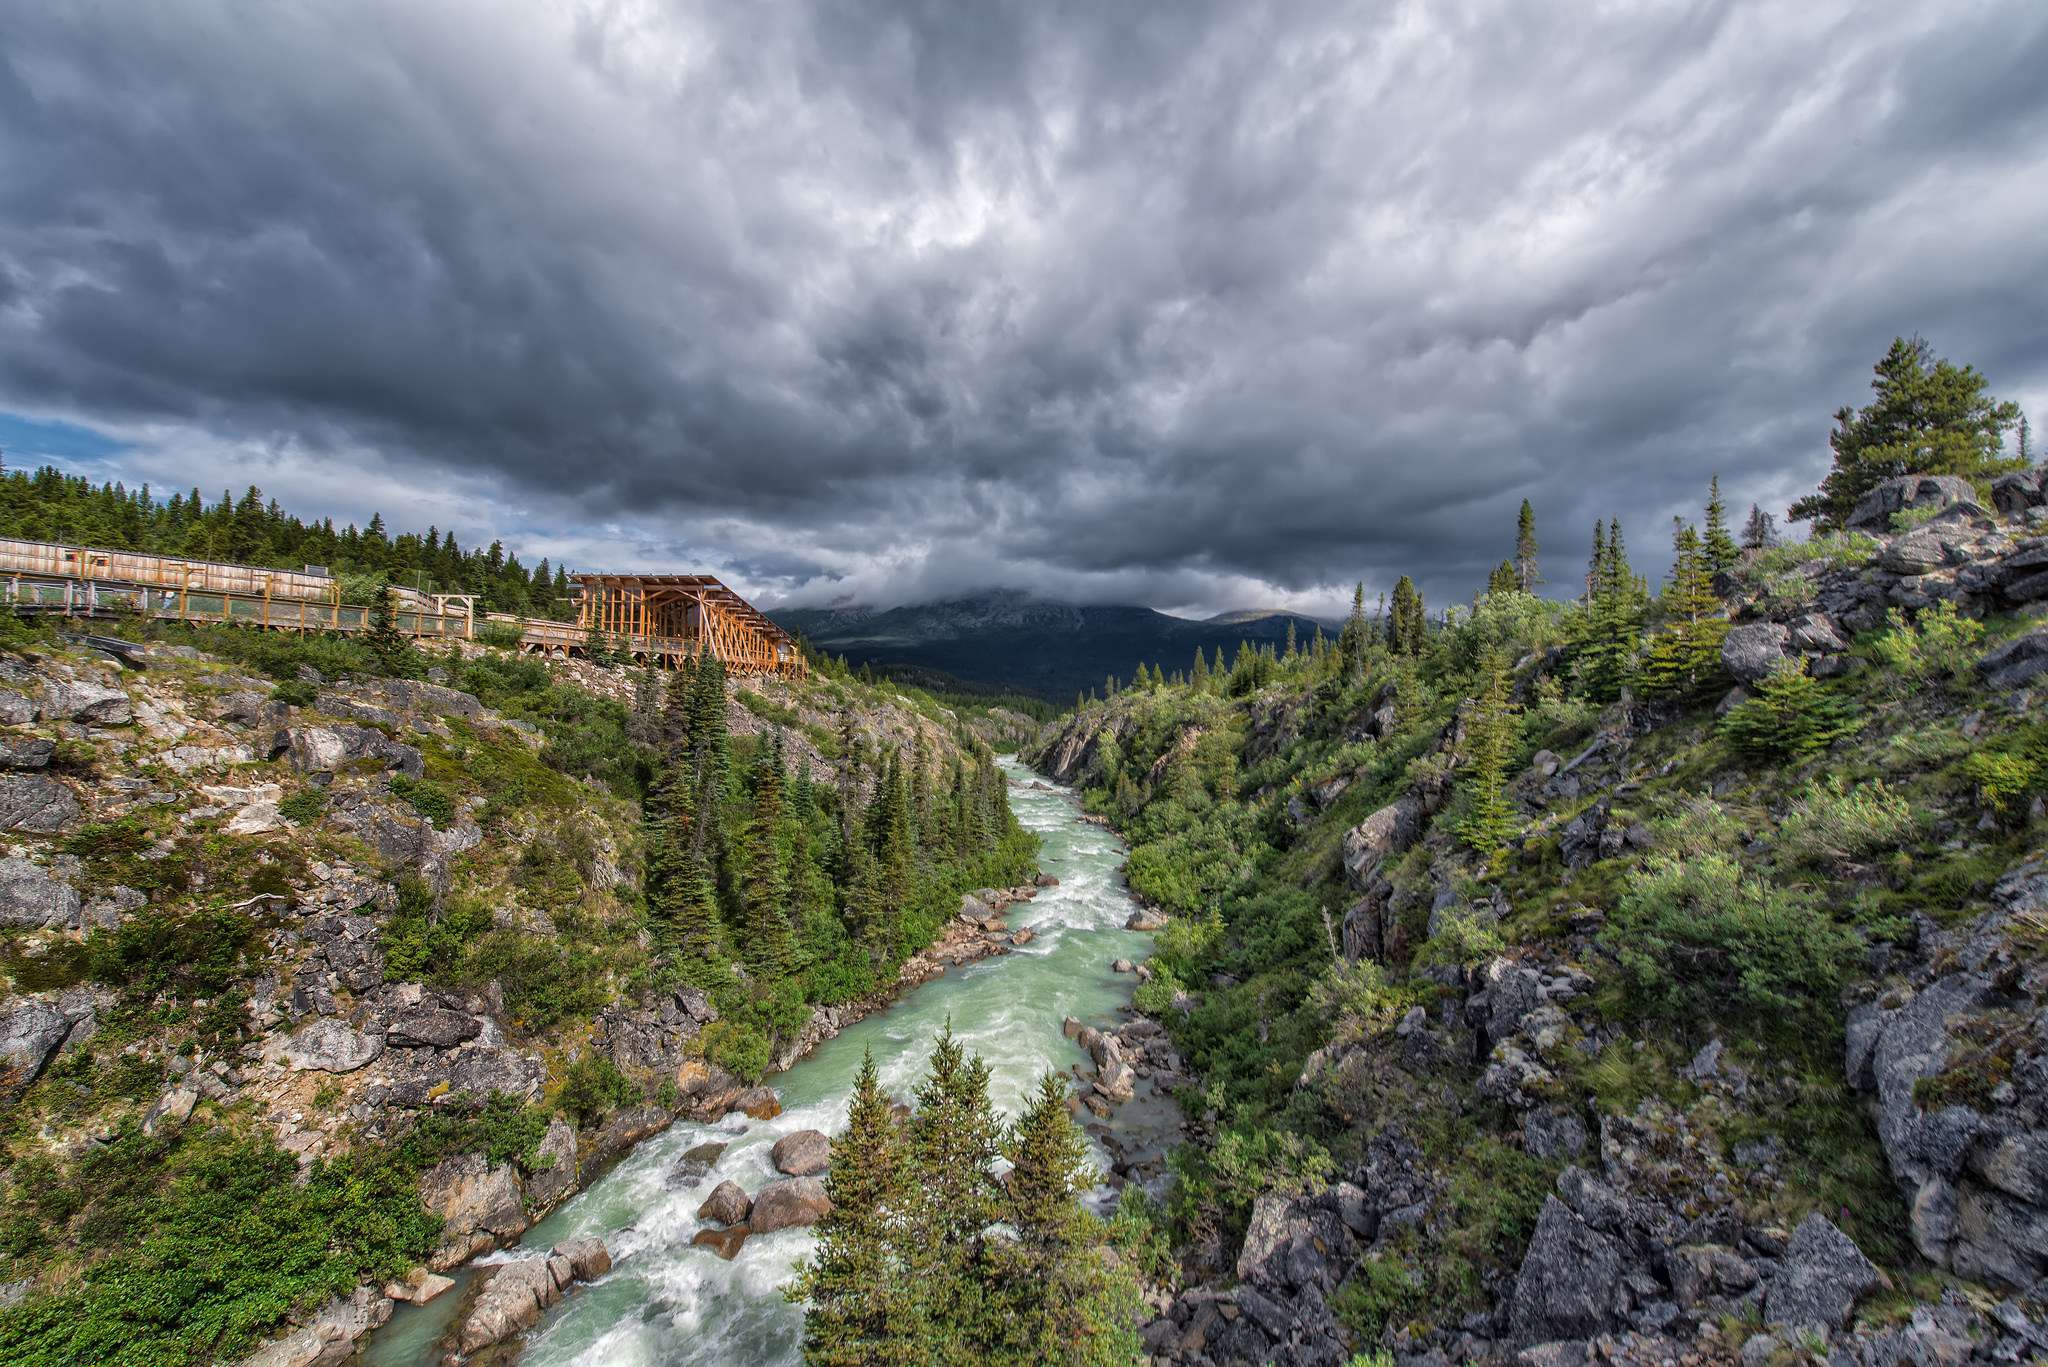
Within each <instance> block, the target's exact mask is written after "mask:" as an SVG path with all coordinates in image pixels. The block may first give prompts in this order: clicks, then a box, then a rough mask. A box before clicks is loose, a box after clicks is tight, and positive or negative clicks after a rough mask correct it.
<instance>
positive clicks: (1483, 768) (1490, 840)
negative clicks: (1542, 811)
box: [1457, 655, 1521, 859]
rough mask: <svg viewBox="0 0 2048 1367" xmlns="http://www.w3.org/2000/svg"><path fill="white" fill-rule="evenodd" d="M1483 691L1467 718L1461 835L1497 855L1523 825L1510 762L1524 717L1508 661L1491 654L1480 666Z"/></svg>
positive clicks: (1484, 851)
mask: <svg viewBox="0 0 2048 1367" xmlns="http://www.w3.org/2000/svg"><path fill="white" fill-rule="evenodd" d="M1480 678H1481V683H1480V689H1479V695H1478V697H1477V698H1475V699H1474V700H1473V703H1472V706H1471V709H1470V710H1469V712H1468V713H1467V720H1466V723H1465V752H1466V761H1467V762H1466V768H1465V773H1464V777H1463V780H1462V781H1461V784H1460V792H1461V796H1462V797H1463V798H1464V810H1463V812H1462V813H1461V814H1460V816H1459V819H1458V825H1457V832H1458V839H1459V840H1461V841H1463V842H1464V844H1465V847H1466V848H1467V849H1470V850H1472V851H1474V852H1475V853H1477V854H1480V855H1482V856H1485V857H1487V858H1489V859H1490V858H1492V857H1493V856H1494V855H1495V854H1497V853H1499V851H1500V850H1501V848H1502V847H1503V846H1504V845H1506V844H1507V841H1508V837H1510V836H1512V835H1513V834H1514V833H1515V831H1516V830H1517V829H1518V828H1519V826H1520V824H1521V823H1520V822H1518V821H1517V820H1516V819H1515V809H1514V806H1513V804H1512V803H1510V802H1509V801H1508V798H1507V781H1508V762H1509V761H1510V760H1512V759H1513V758H1514V751H1515V747H1516V745H1517V744H1518V743H1519V742H1520V740H1521V719H1520V718H1519V716H1517V714H1516V708H1515V704H1514V700H1513V698H1512V696H1511V694H1510V691H1509V685H1510V682H1511V680H1510V678H1509V673H1508V662H1507V660H1506V659H1505V658H1503V657H1501V656H1499V655H1490V656H1488V657H1487V659H1486V660H1485V662H1484V663H1483V665H1482V666H1481V675H1480Z"/></svg>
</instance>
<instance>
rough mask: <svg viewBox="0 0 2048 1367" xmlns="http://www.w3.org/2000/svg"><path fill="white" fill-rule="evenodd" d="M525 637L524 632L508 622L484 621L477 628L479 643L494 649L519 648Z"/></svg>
mask: <svg viewBox="0 0 2048 1367" xmlns="http://www.w3.org/2000/svg"><path fill="white" fill-rule="evenodd" d="M524 639H526V637H525V633H524V632H522V631H520V629H519V628H518V627H515V626H512V625H511V624H509V623H506V622H484V623H481V624H479V625H478V627H477V629H476V641H477V644H478V645H483V646H489V647H490V648H491V649H493V650H517V649H519V643H520V642H521V641H523V640H524Z"/></svg>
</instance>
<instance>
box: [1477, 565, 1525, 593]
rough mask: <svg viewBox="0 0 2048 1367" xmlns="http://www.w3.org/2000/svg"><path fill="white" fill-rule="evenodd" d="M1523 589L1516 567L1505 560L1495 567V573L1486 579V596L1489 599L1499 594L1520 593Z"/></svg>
mask: <svg viewBox="0 0 2048 1367" xmlns="http://www.w3.org/2000/svg"><path fill="white" fill-rule="evenodd" d="M1521 587H1522V581H1521V580H1520V579H1519V578H1517V577H1516V575H1515V567H1514V566H1513V565H1512V564H1510V563H1509V562H1507V561H1505V560H1503V561H1501V562H1500V563H1499V564H1498V565H1495V566H1494V567H1493V573H1492V574H1490V575H1488V576H1487V577H1486V596H1487V597H1489V598H1492V597H1494V596H1495V595H1497V594H1503V593H1518V592H1520V591H1521Z"/></svg>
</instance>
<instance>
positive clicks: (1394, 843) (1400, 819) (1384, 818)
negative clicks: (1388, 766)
mask: <svg viewBox="0 0 2048 1367" xmlns="http://www.w3.org/2000/svg"><path fill="white" fill-rule="evenodd" d="M1422 815H1423V812H1422V803H1421V802H1420V801H1418V800H1417V799H1415V798H1413V797H1404V798H1401V799H1400V800H1399V801H1397V802H1390V803H1388V804H1387V805H1386V806H1384V807H1382V808H1380V809H1379V810H1378V811H1376V812H1374V813H1373V814H1372V815H1371V816H1369V817H1367V818H1366V819H1365V820H1363V821H1361V822H1359V823H1358V824H1357V825H1356V826H1353V827H1352V828H1351V829H1350V830H1348V831H1346V832H1345V833H1344V872H1345V873H1346V874H1347V875H1349V877H1350V879H1351V882H1352V884H1353V885H1354V886H1355V887H1358V888H1361V889H1362V888H1364V887H1365V886H1366V880H1367V876H1368V875H1369V874H1370V873H1371V872H1372V870H1373V869H1374V868H1375V867H1377V866H1378V864H1379V862H1380V861H1381V860H1382V859H1385V858H1386V857H1387V856H1388V855H1390V854H1399V853H1400V852H1401V851H1402V850H1405V849H1407V848H1408V846H1409V845H1411V844H1413V843H1414V841H1415V837H1416V836H1418V835H1420V834H1421V833H1422Z"/></svg>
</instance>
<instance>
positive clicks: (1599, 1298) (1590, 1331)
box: [1508, 1196, 1622, 1345]
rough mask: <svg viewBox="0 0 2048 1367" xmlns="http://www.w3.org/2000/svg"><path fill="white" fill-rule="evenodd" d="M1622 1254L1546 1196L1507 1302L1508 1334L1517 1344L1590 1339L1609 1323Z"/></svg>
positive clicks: (1613, 1315) (1612, 1317)
mask: <svg viewBox="0 0 2048 1367" xmlns="http://www.w3.org/2000/svg"><path fill="white" fill-rule="evenodd" d="M1621 1271H1622V1258H1621V1253H1620V1250H1619V1249H1618V1248H1617V1247H1616V1245H1615V1243H1614V1241H1613V1240H1612V1239H1609V1238H1608V1237H1607V1236H1606V1235H1604V1234H1602V1233H1600V1232H1599V1231H1598V1230H1596V1229H1594V1228H1593V1227H1592V1226H1590V1225H1588V1224H1587V1223H1586V1222H1585V1221H1584V1220H1582V1219H1580V1218H1579V1217H1578V1216H1577V1215H1576V1214H1574V1213H1573V1212H1572V1210H1571V1208H1570V1207H1569V1206H1567V1205H1565V1203H1564V1202H1562V1201H1560V1200H1558V1199H1557V1197H1555V1196H1552V1197H1550V1198H1548V1199H1547V1200H1545V1201H1544V1203H1543V1213H1542V1214H1541V1215H1539V1216H1538V1217H1537V1219H1536V1232H1535V1234H1534V1235H1532V1236H1531V1237H1530V1239H1529V1249H1528V1252H1526V1253H1525V1254H1523V1255H1522V1268H1521V1271H1520V1272H1518V1273H1517V1274H1516V1276H1515V1290H1514V1297H1513V1300H1512V1301H1511V1303H1510V1305H1509V1310H1508V1323H1509V1332H1510V1333H1511V1334H1512V1335H1513V1337H1514V1340H1515V1342H1517V1343H1519V1344H1523V1345H1529V1344H1536V1343H1548V1342H1551V1341H1553V1340H1557V1339H1584V1338H1591V1337H1592V1336H1593V1335H1594V1334H1597V1333H1600V1332H1601V1331H1602V1330H1604V1329H1608V1328H1610V1327H1612V1326H1613V1325H1614V1323H1615V1322H1616V1320H1617V1318H1618V1316H1617V1313H1616V1311H1617V1307H1616V1304H1615V1301H1616V1297H1617V1296H1618V1295H1619V1294H1620V1281H1621Z"/></svg>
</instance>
